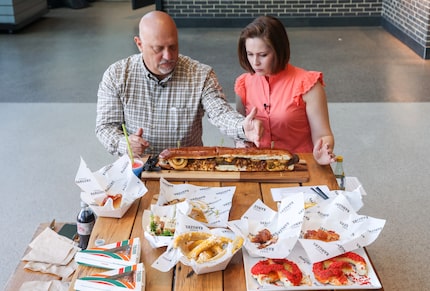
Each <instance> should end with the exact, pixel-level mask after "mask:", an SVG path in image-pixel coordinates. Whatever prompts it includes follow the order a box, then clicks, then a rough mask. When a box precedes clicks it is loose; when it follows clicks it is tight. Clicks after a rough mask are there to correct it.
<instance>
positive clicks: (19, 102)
mask: <svg viewBox="0 0 430 291" xmlns="http://www.w3.org/2000/svg"><path fill="white" fill-rule="evenodd" d="M144 12H145V11H144V10H138V11H132V10H131V8H130V4H129V3H124V2H94V3H92V7H90V8H86V9H82V10H72V9H67V8H59V9H54V10H51V11H50V12H49V14H47V15H46V17H44V19H42V20H41V21H38V22H37V23H35V24H33V25H31V26H30V27H28V28H26V29H24V30H22V31H21V32H19V33H17V34H14V35H9V34H7V33H3V34H0V68H1V70H0V80H1V82H0V101H1V103H0V136H2V142H1V146H0V157H1V158H0V159H1V160H0V161H1V162H0V185H1V187H2V197H3V199H2V203H1V204H0V216H1V220H0V226H1V233H2V234H3V235H2V238H1V245H2V248H1V249H0V264H1V266H2V268H1V269H2V272H0V286H4V285H5V284H6V281H7V279H8V277H9V276H10V274H11V273H12V272H13V270H14V269H15V266H16V264H17V263H18V261H19V259H20V258H21V257H22V254H23V252H24V250H25V248H26V246H27V244H28V243H29V241H30V238H31V236H32V234H33V232H34V230H35V229H36V227H37V225H38V224H39V223H40V222H48V221H51V220H52V219H53V218H55V219H56V220H57V221H74V219H75V215H76V214H77V212H78V210H79V188H78V187H77V186H76V185H75V184H74V177H75V174H76V171H77V168H78V166H79V160H80V157H81V156H82V157H83V158H84V160H85V161H86V162H87V164H88V166H89V167H90V168H92V169H94V170H96V169H99V168H100V167H102V166H104V165H105V164H108V163H109V162H111V161H113V160H114V157H112V156H110V155H109V154H108V153H106V152H105V150H104V149H103V147H102V146H101V145H100V143H99V142H98V141H97V139H96V137H95V135H94V125H95V108H96V106H95V102H96V91H97V86H98V82H99V80H100V78H101V75H102V73H103V71H104V70H105V68H106V67H107V66H108V65H109V64H110V63H112V62H113V61H115V60H117V59H119V58H122V57H125V56H127V55H129V54H131V53H134V52H136V49H135V47H134V44H133V42H132V37H133V35H134V34H135V33H136V29H137V23H138V20H139V18H140V16H141V15H142V14H143V13H144ZM288 31H289V32H290V38H291V42H292V63H294V64H296V65H299V66H302V67H305V68H307V69H313V70H321V71H323V72H324V74H325V80H326V83H327V93H328V98H329V110H330V117H331V124H332V128H333V130H334V133H335V137H336V153H337V154H342V155H343V156H344V158H345V171H346V173H347V175H349V176H356V177H358V179H359V180H360V181H361V182H362V184H363V186H364V188H365V189H366V192H367V193H368V195H367V196H366V197H365V198H364V203H365V206H364V207H363V209H362V210H361V211H360V212H361V213H362V214H367V215H369V216H373V217H377V218H383V219H386V220H387V223H386V226H385V228H384V230H383V232H382V234H381V236H380V237H379V238H378V240H377V241H376V242H374V243H373V244H372V245H371V246H369V247H368V251H369V253H370V256H371V258H372V260H373V263H374V266H375V268H376V270H377V272H378V274H379V276H380V278H381V281H382V284H383V286H384V287H385V290H386V291H392V290H394V291H396V290H412V291H415V290H416V291H421V290H430V283H429V281H428V280H427V268H426V266H427V264H428V258H429V255H428V253H429V251H430V247H429V243H428V242H429V241H430V234H429V232H428V231H427V230H428V228H429V223H428V221H430V212H429V211H428V209H429V208H430V202H429V201H430V199H429V198H428V197H427V192H428V189H430V180H429V179H428V173H429V172H430V165H429V159H428V158H427V156H426V155H424V156H423V154H425V153H426V152H427V150H428V148H430V137H429V130H428V128H429V126H430V119H429V117H428V116H429V114H430V103H428V101H430V94H429V93H428V92H430V82H428V80H429V79H430V62H429V61H424V60H422V59H420V58H419V57H418V56H417V55H415V54H414V53H413V52H412V51H411V50H410V49H408V48H407V47H406V46H405V45H403V44H402V43H401V42H399V41H398V40H397V39H395V38H394V37H392V36H391V35H390V34H388V33H387V32H385V31H384V30H383V29H382V28H380V27H366V28H360V27H350V28H294V29H288ZM238 33H239V30H237V29H202V28H200V29H190V28H187V29H180V41H181V43H180V44H181V51H182V53H184V54H187V55H190V56H192V57H194V58H196V59H199V60H201V61H202V62H205V63H208V64H210V65H212V66H213V67H214V68H215V70H216V72H217V74H218V76H219V78H220V82H221V84H223V85H224V87H225V91H226V93H227V95H228V96H229V98H230V99H229V100H230V101H232V100H233V99H232V98H233V91H232V86H233V82H234V78H235V77H236V76H237V75H238V74H239V73H241V69H240V68H239V67H238V65H237V61H236V56H235V45H236V39H237V35H238ZM220 48H222V49H220ZM209 132H210V133H211V134H210V135H209V134H208V133H209ZM205 133H206V135H205V138H204V139H205V143H206V145H216V144H219V143H220V141H221V139H222V136H221V135H220V134H219V133H218V131H217V130H216V129H215V130H213V129H212V128H211V125H209V124H207V123H205ZM230 142H231V141H229V140H227V141H226V143H227V144H229V143H230Z"/></svg>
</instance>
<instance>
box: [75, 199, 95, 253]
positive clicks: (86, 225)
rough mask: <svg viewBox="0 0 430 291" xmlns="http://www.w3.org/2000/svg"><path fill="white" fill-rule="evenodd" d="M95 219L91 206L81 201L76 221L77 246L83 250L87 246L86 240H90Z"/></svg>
mask: <svg viewBox="0 0 430 291" xmlns="http://www.w3.org/2000/svg"><path fill="white" fill-rule="evenodd" d="M95 221H96V217H95V215H94V213H93V211H92V210H91V208H90V207H89V206H88V204H87V203H85V202H84V201H81V210H80V211H79V213H78V217H77V219H76V222H77V228H78V235H79V247H80V248H81V249H83V250H85V249H86V248H87V246H88V241H89V240H90V235H91V232H92V230H93V227H94V223H95Z"/></svg>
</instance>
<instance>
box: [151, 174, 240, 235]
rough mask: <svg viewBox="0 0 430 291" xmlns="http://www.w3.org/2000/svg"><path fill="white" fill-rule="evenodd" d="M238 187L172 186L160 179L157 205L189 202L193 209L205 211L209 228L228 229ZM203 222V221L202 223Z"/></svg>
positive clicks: (206, 223)
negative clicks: (233, 200)
mask: <svg viewBox="0 0 430 291" xmlns="http://www.w3.org/2000/svg"><path fill="white" fill-rule="evenodd" d="M235 190H236V187H234V186H231V187H202V186H196V185H192V184H171V183H169V182H168V181H166V180H165V179H164V178H161V179H160V195H159V197H158V201H157V203H156V204H157V205H165V204H168V203H169V202H171V201H185V200H187V201H188V202H189V203H190V204H191V205H192V206H193V207H196V208H198V209H200V210H202V211H203V214H204V216H205V219H206V220H207V222H204V224H205V225H206V226H208V227H227V222H228V217H229V214H230V209H231V205H232V199H233V195H234V192H235ZM200 222H201V221H200Z"/></svg>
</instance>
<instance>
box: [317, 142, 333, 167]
mask: <svg viewBox="0 0 430 291" xmlns="http://www.w3.org/2000/svg"><path fill="white" fill-rule="evenodd" d="M313 154H314V159H315V160H316V161H317V163H318V164H320V165H328V164H330V163H333V162H335V161H336V155H335V154H334V153H333V150H332V149H331V147H330V145H329V144H328V143H324V141H323V139H322V138H320V139H319V140H318V142H317V143H316V144H315V146H314V152H313Z"/></svg>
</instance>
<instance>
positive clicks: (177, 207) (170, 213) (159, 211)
mask: <svg viewBox="0 0 430 291" xmlns="http://www.w3.org/2000/svg"><path fill="white" fill-rule="evenodd" d="M190 208H191V205H190V204H189V203H188V202H187V201H184V202H180V203H177V204H172V205H166V206H161V205H156V204H152V205H151V210H145V211H144V212H143V215H142V226H143V230H144V236H145V238H146V240H147V241H148V242H149V244H150V245H151V247H153V248H159V247H164V246H167V245H169V244H170V242H171V241H172V239H173V235H172V236H163V235H154V234H152V233H151V231H150V224H151V215H157V216H159V217H165V218H166V219H167V220H169V221H171V222H172V224H173V223H174V224H175V225H176V213H177V212H178V211H181V212H182V213H188V212H189V211H190Z"/></svg>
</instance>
